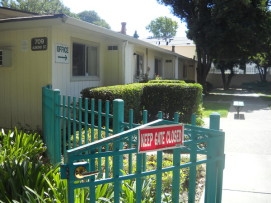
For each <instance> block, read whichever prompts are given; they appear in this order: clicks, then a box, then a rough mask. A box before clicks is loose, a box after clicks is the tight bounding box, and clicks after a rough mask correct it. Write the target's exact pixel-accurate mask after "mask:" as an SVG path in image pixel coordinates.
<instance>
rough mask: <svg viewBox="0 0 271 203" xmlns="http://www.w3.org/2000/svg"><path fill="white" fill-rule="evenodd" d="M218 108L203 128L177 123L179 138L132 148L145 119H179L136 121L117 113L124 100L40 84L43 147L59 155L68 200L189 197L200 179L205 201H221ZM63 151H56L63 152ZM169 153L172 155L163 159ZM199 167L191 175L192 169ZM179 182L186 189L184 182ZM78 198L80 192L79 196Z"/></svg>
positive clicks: (178, 199)
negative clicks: (156, 146)
mask: <svg viewBox="0 0 271 203" xmlns="http://www.w3.org/2000/svg"><path fill="white" fill-rule="evenodd" d="M219 122H220V116H219V115H218V114H213V115H211V116H210V129H206V128H201V127H198V126H196V125H195V116H193V118H192V124H191V125H188V124H186V125H184V138H185V141H184V145H183V146H179V147H176V148H174V149H170V150H167V151H153V152H149V153H138V131H139V130H140V129H144V128H146V127H150V126H161V125H171V124H174V125H176V124H178V114H175V118H174V120H173V121H167V120H163V119H162V112H159V113H158V119H157V120H155V121H152V122H149V123H148V122H147V111H144V112H143V118H142V124H141V125H139V124H134V123H133V111H132V110H130V116H129V121H128V122H125V121H124V102H123V101H122V100H114V102H113V104H110V103H109V102H105V103H103V102H102V101H98V102H97V101H94V100H91V101H89V100H82V99H81V98H71V97H66V96H60V92H59V91H57V90H51V89H50V87H44V88H43V129H44V132H43V134H44V138H45V141H46V144H47V147H48V155H49V157H50V159H51V160H52V161H53V162H54V163H58V162H62V163H63V164H62V165H61V176H62V178H63V179H67V182H68V199H69V203H72V202H90V203H94V202H115V203H117V202H129V203H130V202H135V203H139V202H140V203H141V202H173V203H180V202H191V203H192V202H193V203H194V202H196V201H198V199H199V197H198V195H199V194H198V192H197V191H198V188H199V185H200V184H203V185H204V187H205V190H204V191H205V193H204V202H206V203H213V202H216V203H220V202H221V199H222V180H223V169H224V162H225V155H224V139H225V134H224V132H222V131H220V130H219ZM62 157H63V159H62ZM169 160H172V162H170V161H169ZM203 172H204V173H206V176H205V181H204V182H203V183H202V182H201V183H200V184H199V183H198V180H199V173H203ZM184 188H186V190H184ZM79 199H80V200H79Z"/></svg>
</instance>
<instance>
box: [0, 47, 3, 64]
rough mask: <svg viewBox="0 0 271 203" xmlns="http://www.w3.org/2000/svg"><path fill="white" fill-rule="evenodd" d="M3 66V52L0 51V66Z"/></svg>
mask: <svg viewBox="0 0 271 203" xmlns="http://www.w3.org/2000/svg"><path fill="white" fill-rule="evenodd" d="M2 65H3V51H2V50H0V66H2Z"/></svg>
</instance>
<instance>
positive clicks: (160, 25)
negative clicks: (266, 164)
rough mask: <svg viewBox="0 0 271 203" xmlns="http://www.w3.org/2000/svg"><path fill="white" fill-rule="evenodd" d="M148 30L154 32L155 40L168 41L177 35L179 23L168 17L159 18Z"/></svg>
mask: <svg viewBox="0 0 271 203" xmlns="http://www.w3.org/2000/svg"><path fill="white" fill-rule="evenodd" d="M146 29H147V30H149V31H150V32H152V34H153V37H154V38H158V39H163V40H165V41H168V40H169V39H170V38H172V37H174V36H175V35H176V33H177V29H178V23H177V22H176V21H174V20H172V19H171V18H168V17H158V18H156V19H155V20H152V21H151V22H150V24H149V25H147V26H146Z"/></svg>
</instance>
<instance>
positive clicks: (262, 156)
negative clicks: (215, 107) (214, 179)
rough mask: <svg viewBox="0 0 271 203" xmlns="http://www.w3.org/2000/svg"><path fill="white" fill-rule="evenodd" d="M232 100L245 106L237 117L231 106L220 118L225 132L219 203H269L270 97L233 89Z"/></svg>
mask: <svg viewBox="0 0 271 203" xmlns="http://www.w3.org/2000/svg"><path fill="white" fill-rule="evenodd" d="M233 100H239V101H244V104H245V107H244V108H243V109H242V110H241V112H240V119H236V110H235V108H234V107H233V106H231V107H230V112H229V114H228V117H227V118H222V119H221V121H220V128H221V129H222V130H223V131H225V135H226V137H225V154H226V163H225V169H224V178H223V194H222V203H271V108H270V105H271V99H270V100H269V101H264V100H262V99H261V98H259V97H258V96H257V94H254V93H253V92H247V91H244V90H237V91H236V92H235V94H234V99H233ZM268 106H269V107H268Z"/></svg>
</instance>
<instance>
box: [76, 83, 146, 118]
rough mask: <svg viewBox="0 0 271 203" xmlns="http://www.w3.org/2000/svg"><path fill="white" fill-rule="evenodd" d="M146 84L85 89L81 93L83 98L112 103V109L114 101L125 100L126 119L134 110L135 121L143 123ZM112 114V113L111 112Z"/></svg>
mask: <svg viewBox="0 0 271 203" xmlns="http://www.w3.org/2000/svg"><path fill="white" fill-rule="evenodd" d="M144 84H145V83H134V84H127V85H114V86H107V87H97V88H85V89H83V90H82V91H81V95H82V97H83V98H89V99H92V98H95V99H96V100H98V99H101V100H102V101H106V100H108V101H110V103H111V108H110V109H112V106H113V100H114V99H123V100H124V101H125V112H124V114H125V119H128V115H129V109H133V110H134V121H135V122H140V121H141V109H140V107H141V105H140V104H141V95H142V90H143V87H144ZM103 106H104V105H103ZM110 113H112V112H110Z"/></svg>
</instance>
